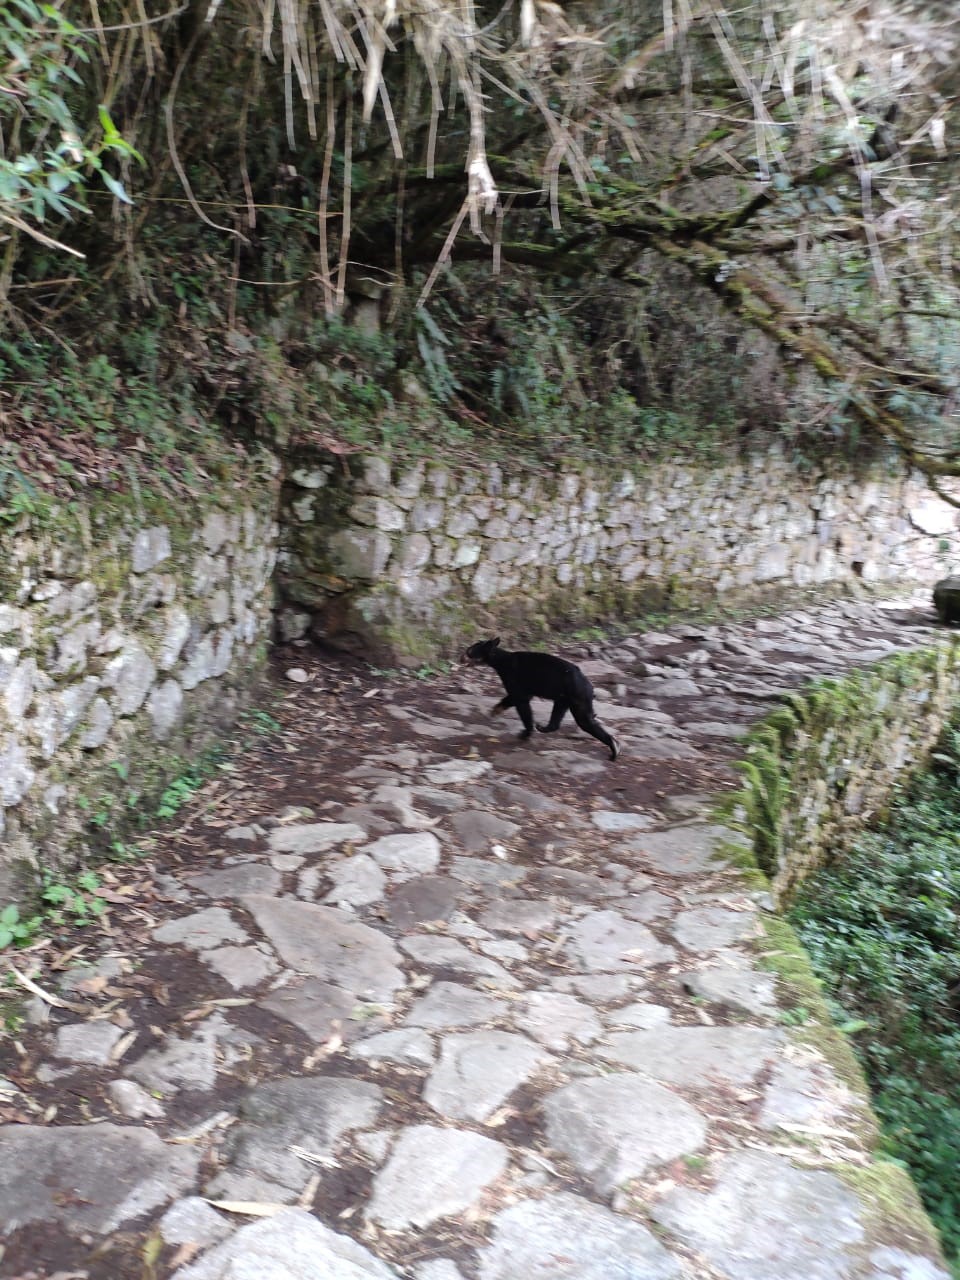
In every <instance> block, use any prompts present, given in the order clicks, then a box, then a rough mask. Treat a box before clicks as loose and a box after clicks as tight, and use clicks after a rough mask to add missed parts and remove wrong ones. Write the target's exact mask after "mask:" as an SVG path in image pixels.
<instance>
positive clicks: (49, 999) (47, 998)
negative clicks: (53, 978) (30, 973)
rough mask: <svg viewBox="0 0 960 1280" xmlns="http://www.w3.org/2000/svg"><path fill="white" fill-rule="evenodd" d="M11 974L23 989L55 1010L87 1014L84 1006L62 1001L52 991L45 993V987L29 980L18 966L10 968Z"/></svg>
mask: <svg viewBox="0 0 960 1280" xmlns="http://www.w3.org/2000/svg"><path fill="white" fill-rule="evenodd" d="M10 972H11V973H12V974H13V976H14V977H15V978H16V980H17V982H19V983H20V985H21V986H22V987H26V989H27V990H28V991H30V992H32V993H33V994H34V995H35V996H39V997H40V999H41V1000H43V1001H44V1003H45V1004H50V1005H53V1007H54V1008H55V1009H69V1010H70V1012H71V1013H86V1012H87V1010H86V1008H85V1007H84V1006H83V1005H82V1004H74V1003H73V1002H72V1001H70V1000H61V999H60V997H59V996H55V995H54V994H53V992H52V991H45V990H44V989H43V987H40V986H38V985H37V984H36V983H35V982H34V981H33V979H32V978H28V977H27V975H26V974H25V973H21V972H20V970H19V969H18V968H17V967H16V965H11V966H10Z"/></svg>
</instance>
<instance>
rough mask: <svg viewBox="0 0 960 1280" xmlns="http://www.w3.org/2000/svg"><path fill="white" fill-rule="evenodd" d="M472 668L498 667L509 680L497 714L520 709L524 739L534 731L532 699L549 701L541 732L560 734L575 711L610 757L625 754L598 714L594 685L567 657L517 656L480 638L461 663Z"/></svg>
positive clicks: (584, 727)
mask: <svg viewBox="0 0 960 1280" xmlns="http://www.w3.org/2000/svg"><path fill="white" fill-rule="evenodd" d="M460 660H461V662H465V663H467V664H469V665H470V666H474V667H479V666H487V667H493V669H494V671H495V672H496V673H497V675H498V676H499V677H500V679H501V680H502V681H503V687H504V688H505V689H506V691H507V696H506V697H505V698H501V699H500V701H499V702H498V703H497V704H496V706H495V707H494V708H493V714H494V715H497V714H498V713H499V712H500V711H506V710H507V709H508V708H509V707H516V709H517V715H518V716H519V717H520V719H521V720H522V721H523V733H521V735H520V737H521V738H529V737H530V735H531V733H533V712H532V711H531V710H530V699H531V698H549V699H550V700H551V701H552V702H553V711H552V712H551V713H550V719H549V721H548V722H547V724H538V725H537V728H538V729H539V731H540V732H541V733H556V731H557V730H558V729H559V728H560V722H561V721H562V720H563V717H564V716H565V715H566V714H567V712H568V711H569V712H570V714H571V715H572V716H573V718H574V720H576V722H577V724H578V725H579V726H580V728H581V729H582V730H583V731H584V733H589V734H591V735H592V736H593V737H594V738H597V739H598V740H599V741H600V742H602V743H603V745H604V746H605V747H606V748H607V749H608V751H609V752H610V759H611V760H616V758H617V756H618V755H619V754H620V744H619V743H618V742H617V740H616V738H613V737H611V736H610V734H609V733H607V731H606V729H604V727H603V725H602V724H600V723H599V722H598V720H597V718H596V716H595V715H594V714H593V685H592V684H591V683H590V681H589V680H588V679H587V677H586V676H585V675H584V674H583V672H582V671H581V670H580V668H579V667H577V666H574V664H573V663H572V662H567V660H566V658H555V657H553V655H552V654H549V653H526V652H521V653H511V652H510V651H509V650H508V649H501V648H500V639H499V637H497V639H496V640H478V641H477V643H476V644H472V645H471V646H470V648H469V649H467V650H466V652H465V653H464V654H463V657H462V658H461V659H460Z"/></svg>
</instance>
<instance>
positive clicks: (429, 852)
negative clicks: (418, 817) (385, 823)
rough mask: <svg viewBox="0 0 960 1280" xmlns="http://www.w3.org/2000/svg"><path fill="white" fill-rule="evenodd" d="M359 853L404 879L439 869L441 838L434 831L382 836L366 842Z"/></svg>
mask: <svg viewBox="0 0 960 1280" xmlns="http://www.w3.org/2000/svg"><path fill="white" fill-rule="evenodd" d="M360 852H361V853H365V854H368V855H369V856H370V857H371V858H373V860H374V861H375V862H376V863H377V865H378V866H379V867H381V868H382V870H384V871H390V872H392V873H393V875H394V876H396V877H397V878H398V879H402V880H408V879H410V877H411V876H421V875H425V874H427V873H428V872H430V871H436V869H437V867H438V865H439V863H440V841H439V840H438V839H437V837H436V836H435V835H434V834H433V832H432V831H410V832H402V833H401V834H400V835H395V836H381V837H380V839H379V840H374V842H373V843H372V844H367V845H364V847H363V848H362V849H361V850H360Z"/></svg>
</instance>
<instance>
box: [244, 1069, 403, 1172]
mask: <svg viewBox="0 0 960 1280" xmlns="http://www.w3.org/2000/svg"><path fill="white" fill-rule="evenodd" d="M382 1102H383V1095H382V1093H381V1091H380V1089H379V1088H378V1087H377V1086H376V1085H374V1084H369V1083H367V1082H366V1081H365V1080H350V1079H345V1078H340V1077H337V1076H306V1077H288V1078H286V1079H279V1080H271V1081H269V1083H267V1084H262V1085H258V1086H257V1087H256V1088H254V1089H251V1090H250V1092H249V1093H248V1094H247V1095H246V1096H245V1097H244V1098H243V1100H242V1101H241V1103H240V1106H239V1109H238V1111H239V1116H240V1123H239V1124H237V1125H235V1126H234V1127H233V1128H232V1129H231V1130H230V1131H229V1133H228V1136H227V1142H226V1147H225V1151H226V1155H227V1158H228V1161H229V1171H230V1173H231V1174H233V1175H234V1176H236V1175H241V1176H243V1175H245V1174H253V1175H255V1176H256V1177H258V1178H266V1179H268V1180H269V1181H270V1182H272V1183H275V1184H276V1185H277V1186H280V1187H284V1188H285V1189H287V1190H288V1191H292V1192H299V1191H300V1189H301V1188H302V1187H303V1185H304V1184H305V1183H306V1181H307V1179H308V1178H309V1177H310V1174H311V1171H312V1166H311V1165H310V1163H309V1162H308V1161H306V1160H301V1159H300V1158H299V1157H298V1156H297V1155H295V1154H294V1153H293V1152H292V1151H291V1147H294V1146H296V1147H301V1148H302V1149H303V1150H305V1151H308V1152H310V1153H312V1154H315V1155H320V1156H332V1155H333V1154H334V1152H335V1151H336V1149H337V1147H338V1145H339V1143H340V1141H341V1139H342V1138H344V1136H345V1135H346V1134H348V1133H350V1132H351V1131H352V1130H354V1129H366V1128H369V1127H370V1126H371V1125H373V1124H374V1123H375V1122H376V1119H377V1116H378V1115H379V1113H380V1108H381V1106H382Z"/></svg>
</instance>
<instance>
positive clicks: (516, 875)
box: [450, 856, 527, 888]
mask: <svg viewBox="0 0 960 1280" xmlns="http://www.w3.org/2000/svg"><path fill="white" fill-rule="evenodd" d="M450 874H451V875H452V876H455V877H456V878H457V879H458V880H462V881H463V882H464V883H465V884H474V885H478V886H479V887H480V888H495V887H496V886H497V885H502V884H519V883H520V882H521V881H522V880H524V879H525V878H526V875H527V869H526V867H518V866H517V864H516V863H515V862H493V861H491V860H489V859H486V858H466V857H461V856H456V857H454V858H452V859H451V860H450Z"/></svg>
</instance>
